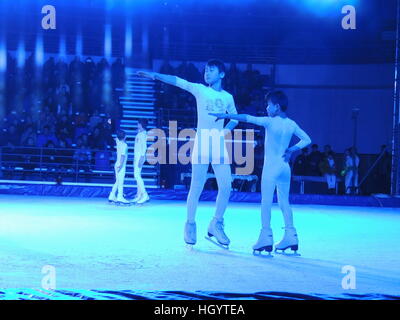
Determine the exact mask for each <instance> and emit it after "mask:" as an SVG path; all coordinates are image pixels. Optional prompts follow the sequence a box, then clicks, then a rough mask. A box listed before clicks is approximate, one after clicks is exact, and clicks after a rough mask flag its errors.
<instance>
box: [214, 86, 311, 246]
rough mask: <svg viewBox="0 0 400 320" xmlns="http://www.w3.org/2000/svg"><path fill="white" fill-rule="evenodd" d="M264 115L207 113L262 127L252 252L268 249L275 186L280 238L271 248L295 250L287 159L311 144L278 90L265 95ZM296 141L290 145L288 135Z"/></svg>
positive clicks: (294, 230)
mask: <svg viewBox="0 0 400 320" xmlns="http://www.w3.org/2000/svg"><path fill="white" fill-rule="evenodd" d="M266 102H267V103H268V106H267V112H268V115H269V116H268V117H253V116H250V115H245V114H238V115H231V114H218V113H210V115H213V116H215V117H217V121H218V120H219V119H234V120H239V121H244V122H249V123H253V124H256V125H259V126H263V127H265V147H264V149H265V151H264V152H265V154H264V167H263V171H262V179H261V195H262V200H261V220H262V229H261V233H260V236H259V239H258V241H257V243H256V244H255V245H254V246H253V250H254V251H260V252H261V251H263V250H265V251H268V252H271V251H272V245H273V235H272V230H271V207H272V201H273V195H274V191H275V189H277V195H278V203H279V207H280V209H281V210H282V213H283V218H284V222H285V234H284V237H283V239H282V240H281V241H280V242H279V243H277V244H276V245H275V250H286V249H288V248H291V249H292V250H294V251H297V250H298V237H297V232H296V229H295V227H294V224H293V213H292V209H291V207H290V204H289V189H290V176H291V171H290V166H289V163H288V162H289V159H290V157H291V155H292V153H293V152H294V151H297V150H300V149H302V148H304V147H306V146H307V145H309V144H310V143H311V139H310V137H309V136H308V135H307V134H306V133H305V132H304V131H303V130H302V129H300V127H299V126H298V125H297V124H296V122H294V121H293V120H291V119H289V118H288V117H287V116H286V110H287V106H288V99H287V97H286V95H285V94H284V93H283V92H281V91H276V92H271V93H270V94H268V95H267V96H266ZM293 135H295V136H297V137H298V138H300V141H299V142H298V143H297V144H296V145H294V146H292V147H290V148H288V147H289V143H290V140H291V138H292V136H293Z"/></svg>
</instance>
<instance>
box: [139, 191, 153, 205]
mask: <svg viewBox="0 0 400 320" xmlns="http://www.w3.org/2000/svg"><path fill="white" fill-rule="evenodd" d="M149 200H150V197H149V195H148V194H147V193H146V194H145V195H143V196H142V197H141V198H140V199H139V200H138V201H136V204H143V203H145V202H147V201H149Z"/></svg>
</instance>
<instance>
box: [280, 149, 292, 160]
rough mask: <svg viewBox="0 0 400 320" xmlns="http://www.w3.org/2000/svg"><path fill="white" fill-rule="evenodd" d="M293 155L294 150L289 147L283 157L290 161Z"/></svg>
mask: <svg viewBox="0 0 400 320" xmlns="http://www.w3.org/2000/svg"><path fill="white" fill-rule="evenodd" d="M291 156H292V151H290V150H289V149H286V151H285V153H284V154H283V156H282V158H283V159H284V160H285V162H289V160H290V157H291Z"/></svg>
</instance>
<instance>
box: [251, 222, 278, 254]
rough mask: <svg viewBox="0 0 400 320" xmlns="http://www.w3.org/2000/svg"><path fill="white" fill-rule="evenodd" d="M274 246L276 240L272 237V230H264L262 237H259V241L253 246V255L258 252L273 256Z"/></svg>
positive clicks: (262, 230)
mask: <svg viewBox="0 0 400 320" xmlns="http://www.w3.org/2000/svg"><path fill="white" fill-rule="evenodd" d="M273 244H274V239H273V235H272V229H271V228H262V229H261V233H260V236H259V237H258V241H257V243H256V244H255V245H254V246H253V254H254V253H255V252H256V251H258V253H261V252H263V251H267V252H268V253H269V254H271V251H272V246H273Z"/></svg>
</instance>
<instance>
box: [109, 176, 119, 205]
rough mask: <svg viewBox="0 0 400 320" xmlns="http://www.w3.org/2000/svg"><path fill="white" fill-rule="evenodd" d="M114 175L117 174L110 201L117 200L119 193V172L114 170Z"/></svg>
mask: <svg viewBox="0 0 400 320" xmlns="http://www.w3.org/2000/svg"><path fill="white" fill-rule="evenodd" d="M114 174H115V183H114V185H113V187H112V189H111V192H110V195H109V196H108V199H110V200H111V199H115V198H116V192H117V188H118V174H117V171H116V170H114Z"/></svg>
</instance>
